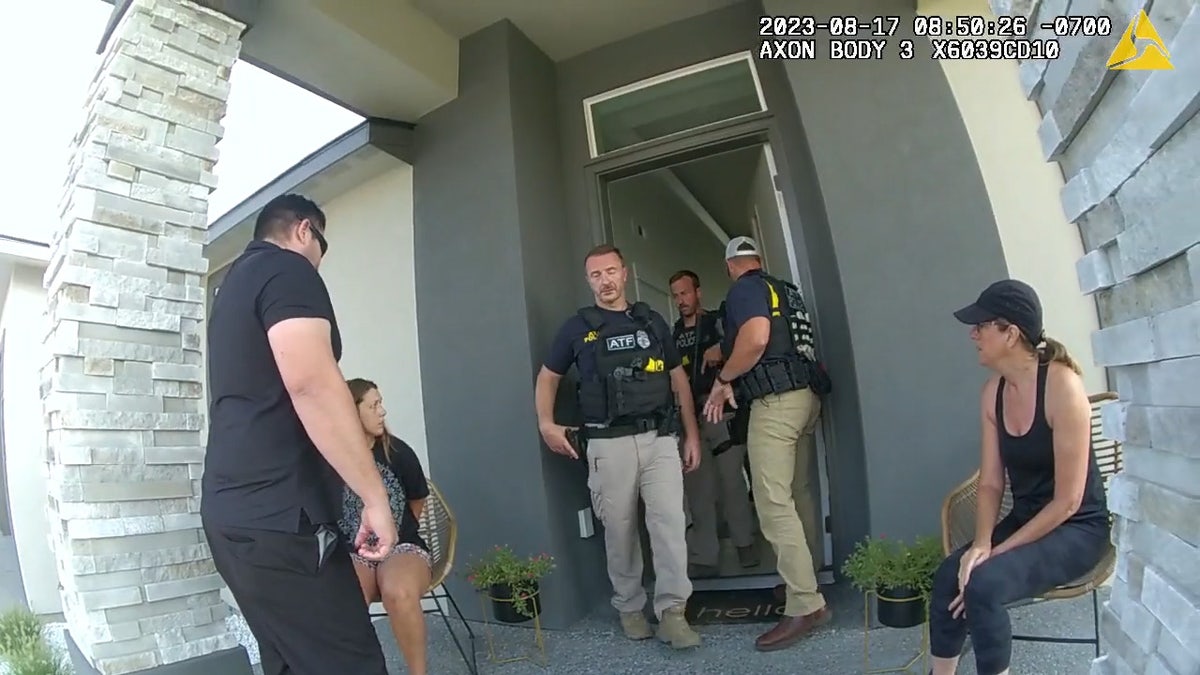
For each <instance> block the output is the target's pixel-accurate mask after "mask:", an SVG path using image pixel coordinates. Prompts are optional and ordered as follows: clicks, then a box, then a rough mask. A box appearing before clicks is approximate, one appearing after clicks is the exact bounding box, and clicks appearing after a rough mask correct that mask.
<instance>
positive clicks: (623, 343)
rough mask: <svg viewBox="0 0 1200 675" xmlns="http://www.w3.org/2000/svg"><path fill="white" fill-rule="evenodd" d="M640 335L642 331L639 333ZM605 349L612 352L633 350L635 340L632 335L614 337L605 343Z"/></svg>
mask: <svg viewBox="0 0 1200 675" xmlns="http://www.w3.org/2000/svg"><path fill="white" fill-rule="evenodd" d="M638 332H639V333H640V332H641V331H638ZM604 344H605V347H606V348H607V349H608V351H610V352H620V351H624V350H626V349H633V346H634V344H635V338H634V336H633V334H632V333H627V334H625V335H612V336H610V337H608V338H607V340H606V341H605V343H604Z"/></svg>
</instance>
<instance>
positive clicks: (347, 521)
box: [339, 378, 431, 675]
mask: <svg viewBox="0 0 1200 675" xmlns="http://www.w3.org/2000/svg"><path fill="white" fill-rule="evenodd" d="M346 384H347V385H348V386H349V387H350V393H351V395H353V397H354V403H355V404H356V405H357V406H358V416H359V419H360V420H361V421H362V428H363V433H364V434H366V435H367V436H368V437H369V438H370V439H371V440H372V442H373V443H374V446H373V448H372V452H373V453H374V454H375V464H376V466H377V467H378V468H379V472H380V474H382V476H383V484H384V487H386V488H387V491H388V499H389V500H390V501H391V506H392V513H393V514H395V516H396V533H397V534H398V535H399V538H398V540H397V544H396V547H395V549H393V552H392V554H391V555H390V556H388V557H387V558H386V559H384V560H383V562H374V561H370V560H366V559H365V558H362V557H360V556H358V555H357V554H354V553H352V554H351V557H352V558H353V559H354V570H355V571H356V572H357V573H358V581H359V583H360V584H361V586H362V590H363V596H364V597H365V598H366V601H367V604H368V605H370V604H371V603H373V602H378V601H380V600H382V601H383V606H384V608H385V609H387V614H388V621H389V623H391V626H392V632H393V633H395V635H396V642H397V643H398V644H399V645H400V652H401V653H402V654H403V655H404V661H405V662H406V663H407V664H408V672H410V673H413V675H425V673H426V663H425V661H426V653H425V614H424V612H423V611H422V609H421V598H422V596H424V595H425V594H426V593H427V592H428V591H429V584H430V581H431V580H430V573H431V572H430V568H431V558H430V554H429V546H428V545H427V544H426V543H425V541H424V540H423V539H422V538H421V535H420V532H419V529H420V524H419V523H420V517H421V510H422V509H423V508H424V506H425V499H426V497H428V496H429V484H428V482H426V480H425V472H424V470H423V469H422V468H421V461H420V460H419V459H417V455H416V453H415V452H413V449H412V448H411V447H409V445H408V444H407V443H405V442H404V441H402V440H400V439H399V438H396V437H395V436H393V435H391V433H389V432H388V429H387V425H385V424H384V417H385V416H386V415H387V411H386V410H384V407H383V397H382V396H381V395H380V394H379V387H378V386H376V385H375V383H374V382H371V381H370V380H364V379H361V378H355V379H353V380H349V381H348V382H347V383H346ZM343 494H344V497H343V504H342V519H341V522H340V523H339V525H340V527H341V531H342V536H344V537H346V540H347V541H351V542H352V541H354V537H355V535H356V534H357V533H358V527H359V520H360V517H361V515H360V514H362V509H363V504H362V499H361V498H359V496H358V495H356V494H355V493H354V491H353V490H350V489H346V490H345V491H344V493H343Z"/></svg>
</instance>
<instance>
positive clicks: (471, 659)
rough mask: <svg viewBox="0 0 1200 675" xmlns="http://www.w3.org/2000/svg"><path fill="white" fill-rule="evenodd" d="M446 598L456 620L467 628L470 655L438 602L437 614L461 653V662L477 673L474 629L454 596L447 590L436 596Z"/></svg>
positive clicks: (475, 674) (477, 663) (474, 673)
mask: <svg viewBox="0 0 1200 675" xmlns="http://www.w3.org/2000/svg"><path fill="white" fill-rule="evenodd" d="M443 597H444V598H446V599H447V600H449V601H450V606H451V607H452V608H453V609H454V613H455V614H457V615H458V620H459V621H461V622H462V625H463V628H466V629H467V638H468V641H469V643H470V646H471V655H470V656H467V652H466V649H464V648H463V644H462V642H461V641H460V640H459V639H458V634H457V633H456V632H455V630H454V628H453V627H452V626H451V625H450V617H449V616H448V615H447V614H446V611H445V610H444V609H442V603H440V602H438V614H440V615H441V617H442V621H443V622H444V623H445V624H446V630H447V631H448V632H449V633H450V637H451V638H452V639H453V640H454V646H456V647H458V653H459V654H461V655H462V657H463V662H464V663H466V665H467V670H468V671H470V673H471V675H479V661H478V658H477V656H476V650H475V631H473V630H471V624H470V623H468V622H467V618H466V617H465V616H463V613H462V610H460V609H459V608H458V603H457V602H455V601H454V596H452V595H450V592H449V591H443V592H442V595H440V596H438V598H443Z"/></svg>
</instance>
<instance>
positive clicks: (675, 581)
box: [587, 431, 692, 618]
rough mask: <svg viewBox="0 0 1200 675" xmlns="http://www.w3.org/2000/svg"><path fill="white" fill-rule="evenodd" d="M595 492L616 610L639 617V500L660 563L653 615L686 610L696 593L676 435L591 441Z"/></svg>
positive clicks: (590, 475)
mask: <svg viewBox="0 0 1200 675" xmlns="http://www.w3.org/2000/svg"><path fill="white" fill-rule="evenodd" d="M587 459H588V489H589V490H590V491H591V493H592V510H593V511H594V512H595V514H596V517H597V518H598V519H599V520H600V522H601V524H603V525H604V548H605V552H606V554H607V557H608V578H609V579H610V580H611V581H612V586H613V599H612V604H613V607H615V608H616V609H617V611H619V612H640V611H642V608H643V607H645V605H646V590H645V588H644V587H643V586H642V544H641V537H640V535H639V528H638V525H639V524H638V497H639V496H641V498H642V501H643V502H645V505H646V530H647V532H648V534H649V535H650V550H651V552H652V559H653V561H654V577H655V581H654V614H655V615H656V616H658V617H660V618H661V617H662V613H663V611H664V610H667V609H670V608H672V607H683V606H684V605H685V604H686V603H687V600H688V598H689V597H690V596H691V594H692V582H691V580H689V579H688V576H687V544H686V542H685V540H684V529H685V527H686V526H685V522H684V513H683V465H682V462H681V461H680V457H679V441H678V440H677V438H676V437H675V436H659V435H658V432H655V431H650V432H646V433H642V434H637V435H633V436H624V437H621V438H593V439H589V440H588V445H587Z"/></svg>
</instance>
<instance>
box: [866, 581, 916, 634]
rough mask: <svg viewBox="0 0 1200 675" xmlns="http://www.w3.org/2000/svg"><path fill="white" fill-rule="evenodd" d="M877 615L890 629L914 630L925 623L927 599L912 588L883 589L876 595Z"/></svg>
mask: <svg viewBox="0 0 1200 675" xmlns="http://www.w3.org/2000/svg"><path fill="white" fill-rule="evenodd" d="M875 614H876V616H877V617H878V618H879V623H881V624H883V625H885V626H888V627H890V628H912V627H913V626H920V625H921V624H923V623H925V615H926V609H925V598H922V597H921V594H920V593H918V592H917V591H916V590H914V589H911V588H905V587H901V588H881V589H879V590H878V591H876V593H875Z"/></svg>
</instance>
